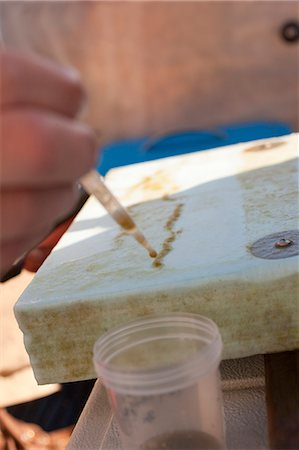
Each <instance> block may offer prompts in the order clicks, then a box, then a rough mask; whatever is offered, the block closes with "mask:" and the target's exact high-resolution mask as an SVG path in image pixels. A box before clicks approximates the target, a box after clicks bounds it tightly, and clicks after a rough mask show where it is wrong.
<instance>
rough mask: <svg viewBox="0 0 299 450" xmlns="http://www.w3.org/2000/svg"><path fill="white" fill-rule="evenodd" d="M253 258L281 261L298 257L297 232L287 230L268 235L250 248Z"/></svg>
mask: <svg viewBox="0 0 299 450" xmlns="http://www.w3.org/2000/svg"><path fill="white" fill-rule="evenodd" d="M250 252H251V253H252V255H253V256H256V257H257V258H263V259H281V258H289V257H291V256H297V255H299V231H298V230H287V231H280V232H278V233H273V234H269V235H267V236H264V237H262V238H261V239H258V240H257V241H255V242H254V243H253V244H252V246H251V247H250Z"/></svg>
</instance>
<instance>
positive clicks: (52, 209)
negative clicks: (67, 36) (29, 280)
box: [0, 52, 97, 274]
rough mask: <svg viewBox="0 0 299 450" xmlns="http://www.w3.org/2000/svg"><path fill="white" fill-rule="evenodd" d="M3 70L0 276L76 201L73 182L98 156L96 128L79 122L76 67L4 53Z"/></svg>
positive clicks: (81, 96) (80, 98) (0, 67)
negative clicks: (93, 129) (65, 66)
mask: <svg viewBox="0 0 299 450" xmlns="http://www.w3.org/2000/svg"><path fill="white" fill-rule="evenodd" d="M0 58H1V60H0V63H1V64H0V70H1V97H0V123H1V135H0V139H1V147H0V149H1V155H0V157H1V185H0V187H1V192H0V201H1V215H0V225H1V238H0V246H1V261H0V266H1V274H4V273H6V271H7V270H8V269H9V267H10V266H11V265H12V264H13V262H14V261H15V260H16V259H17V258H18V257H20V256H22V255H23V254H24V253H26V252H27V251H29V250H30V249H31V248H33V247H34V246H35V245H36V244H37V243H38V242H40V241H41V240H42V238H43V237H44V236H46V235H47V234H48V233H49V232H50V231H51V230H52V229H53V225H54V223H55V222H57V221H58V220H59V219H60V218H61V217H62V216H66V215H67V214H68V212H69V211H71V210H72V208H73V207H74V204H75V203H76V201H77V200H78V196H79V191H78V189H77V186H76V181H77V180H78V179H79V178H80V177H81V176H82V175H83V174H85V173H86V172H88V170H90V169H91V168H92V167H93V166H94V164H95V162H96V158H97V155H96V146H97V144H96V139H95V136H94V134H93V132H92V131H91V130H90V129H89V128H88V127H87V126H86V125H83V124H82V123H80V122H78V120H76V116H77V114H78V113H79V112H80V110H81V108H82V106H83V104H84V102H85V100H86V99H85V94H84V90H83V88H82V85H81V82H80V79H79V76H78V75H77V73H76V72H75V71H73V70H72V69H68V68H63V67H59V66H56V65H55V64H53V63H51V62H48V61H46V60H44V59H41V58H38V57H36V56H33V55H27V56H25V55H21V54H17V53H14V52H3V53H2V54H1V55H0Z"/></svg>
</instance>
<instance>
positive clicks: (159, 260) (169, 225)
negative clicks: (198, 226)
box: [153, 203, 184, 267]
mask: <svg viewBox="0 0 299 450" xmlns="http://www.w3.org/2000/svg"><path fill="white" fill-rule="evenodd" d="M183 206H184V205H183V203H178V204H177V205H176V207H175V209H174V211H173V213H172V214H171V216H170V217H169V219H168V220H167V222H166V224H165V227H164V228H165V230H167V231H169V235H168V236H167V238H166V239H165V240H164V242H163V245H162V250H161V251H160V252H159V253H158V255H157V257H156V258H155V260H154V261H153V267H161V266H162V265H163V259H164V258H165V256H166V255H168V253H169V252H170V251H171V250H172V248H173V247H172V245H171V244H172V242H174V241H175V240H176V237H177V235H178V234H180V233H181V232H182V230H180V232H175V231H173V226H174V224H175V222H176V221H177V220H178V218H179V217H180V215H181V213H182V208H183Z"/></svg>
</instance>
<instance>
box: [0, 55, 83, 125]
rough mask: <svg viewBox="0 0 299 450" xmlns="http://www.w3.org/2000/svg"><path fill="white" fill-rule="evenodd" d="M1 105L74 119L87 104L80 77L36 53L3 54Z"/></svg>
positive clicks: (1, 59)
mask: <svg viewBox="0 0 299 450" xmlns="http://www.w3.org/2000/svg"><path fill="white" fill-rule="evenodd" d="M0 70H1V99H0V102H1V105H2V107H9V106H12V105H32V106H37V107H40V108H46V109H52V110H53V111H56V112H59V113H62V114H65V115H68V116H72V117H73V116H75V115H76V114H77V113H78V112H79V111H80V110H81V108H82V107H83V106H84V104H85V102H86V94H85V92H84V90H83V87H82V84H81V81H80V77H79V74H78V73H77V72H76V71H75V70H74V69H71V68H69V67H62V66H59V65H56V64H54V63H53V62H51V61H49V60H46V59H44V58H41V57H37V56H36V55H34V54H27V55H24V54H19V53H17V52H11V51H10V52H3V53H1V58H0Z"/></svg>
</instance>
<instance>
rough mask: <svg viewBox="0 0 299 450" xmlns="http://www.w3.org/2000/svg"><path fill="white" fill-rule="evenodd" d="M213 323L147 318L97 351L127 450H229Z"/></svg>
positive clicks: (188, 317)
mask: <svg viewBox="0 0 299 450" xmlns="http://www.w3.org/2000/svg"><path fill="white" fill-rule="evenodd" d="M221 350H222V342H221V336H220V333H219V331H218V328H217V326H216V325H215V323H214V322H212V321H211V320H209V319H207V318H206V317H202V316H199V315H195V314H170V315H164V316H163V315H161V316H159V317H148V318H144V319H141V320H137V321H134V322H131V323H129V324H127V325H126V326H123V327H120V328H118V329H115V330H113V331H111V332H109V333H107V334H105V335H104V336H103V337H102V338H100V339H99V340H98V341H97V342H96V344H95V346H94V364H95V368H96V371H97V373H98V375H99V376H100V377H102V379H103V382H104V384H105V386H106V388H107V390H108V394H109V399H110V402H111V406H112V409H113V411H114V413H115V418H116V420H117V423H118V426H119V431H120V436H121V441H122V445H123V447H124V449H126V450H137V449H138V450H149V449H151V450H162V449H177V450H179V449H180V450H183V449H184V450H188V449H193V450H195V449H196V450H199V449H205V450H207V449H224V448H225V439H224V419H223V408H222V395H221V390H220V382H219V371H218V366H219V362H220V358H221Z"/></svg>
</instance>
